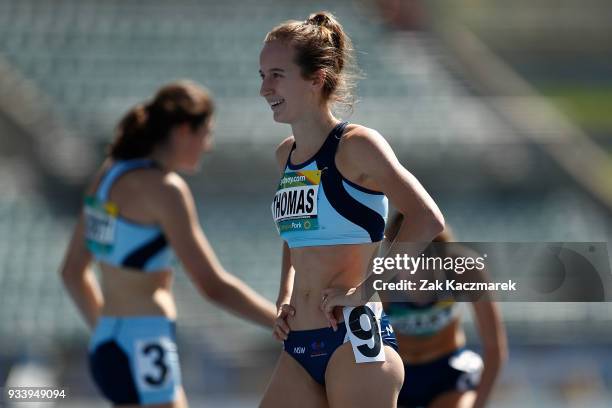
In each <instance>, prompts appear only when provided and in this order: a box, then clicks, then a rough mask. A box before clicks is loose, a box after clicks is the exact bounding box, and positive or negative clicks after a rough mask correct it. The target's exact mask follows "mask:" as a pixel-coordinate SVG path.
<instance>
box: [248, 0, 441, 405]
mask: <svg viewBox="0 0 612 408" xmlns="http://www.w3.org/2000/svg"><path fill="white" fill-rule="evenodd" d="M351 55H352V48H351V41H350V39H349V38H348V36H347V35H346V33H345V32H344V29H343V28H342V26H341V25H340V23H339V22H338V21H337V20H336V19H335V17H334V16H333V15H331V14H330V13H327V12H320V13H316V14H312V15H311V16H310V17H309V18H308V19H307V20H306V21H303V22H300V21H289V22H286V23H284V24H281V25H279V26H278V27H276V28H274V29H273V30H272V31H271V32H270V33H268V35H267V36H266V39H265V41H264V46H263V49H262V51H261V54H260V75H261V78H262V84H261V90H260V94H261V96H263V97H264V98H265V99H266V101H267V102H268V103H269V104H270V106H271V108H272V112H273V117H274V120H275V121H276V122H280V123H287V124H289V125H291V130H292V133H293V134H292V136H289V137H288V138H286V139H285V140H284V141H283V142H281V144H280V145H279V146H278V148H277V151H276V156H277V160H278V165H279V170H280V176H281V178H280V182H279V184H278V188H277V191H276V194H275V197H274V200H273V203H272V213H273V217H274V221H275V222H276V225H277V228H278V231H279V233H280V235H281V237H282V238H283V240H284V241H285V243H284V244H283V263H282V270H281V283H280V291H279V295H278V299H277V308H278V318H277V320H276V325H275V328H274V334H275V336H276V337H277V338H278V339H279V340H283V341H284V351H283V352H281V356H280V358H279V360H278V363H277V366H276V369H275V372H274V374H273V376H272V379H271V380H270V383H269V385H268V388H267V390H266V393H265V395H264V397H263V400H262V403H261V406H263V407H285V406H308V407H325V406H332V407H336V406H337V407H345V406H350V407H395V406H396V404H397V398H398V395H399V391H400V389H401V386H402V382H403V368H402V363H401V359H400V357H399V355H398V353H397V351H396V349H397V344H396V341H395V336H394V335H393V329H392V328H391V326H390V324H389V322H388V319H387V318H386V316H385V315H384V314H383V313H382V307H381V305H380V303H375V302H368V300H369V299H368V298H369V296H368V294H367V290H366V288H365V286H366V285H363V284H362V283H363V282H364V280H365V278H366V272H367V265H368V261H369V260H370V258H371V257H372V255H373V254H374V253H375V251H376V250H377V248H378V245H379V242H380V241H381V240H382V239H383V235H384V229H385V221H386V218H387V212H388V201H391V202H392V203H393V204H394V205H395V207H396V208H398V209H399V210H400V211H401V212H402V213H403V214H406V215H407V218H408V219H410V220H411V223H410V225H409V226H408V224H404V225H402V227H401V228H400V232H399V233H398V238H399V239H401V240H403V241H415V242H428V241H431V239H432V238H433V237H434V236H435V235H436V234H437V233H438V232H439V231H440V230H441V229H442V226H443V223H444V220H443V217H442V215H441V214H440V211H439V210H438V208H437V206H436V204H435V203H434V202H433V200H432V199H431V197H430V196H429V195H428V194H427V192H426V191H425V189H424V188H423V187H422V186H421V184H420V183H419V182H418V181H417V180H416V179H415V178H414V176H412V174H410V173H409V172H408V171H407V170H406V169H405V168H404V167H402V166H401V164H400V163H399V162H398V160H397V158H396V157H395V154H394V153H393V151H392V150H391V147H390V146H389V145H388V144H387V142H386V141H385V139H384V138H383V137H382V136H381V135H380V134H379V133H378V132H376V131H375V130H373V129H368V128H366V127H364V126H361V125H357V124H349V123H347V122H343V121H341V120H339V119H337V118H336V117H335V116H334V114H332V111H331V109H332V106H333V105H334V104H338V103H340V104H343V105H347V106H349V107H350V106H352V105H351V103H352V96H351V92H350V89H351V78H354V74H351V73H350V72H351V69H352V67H351V65H352V64H351V61H352V57H351Z"/></svg>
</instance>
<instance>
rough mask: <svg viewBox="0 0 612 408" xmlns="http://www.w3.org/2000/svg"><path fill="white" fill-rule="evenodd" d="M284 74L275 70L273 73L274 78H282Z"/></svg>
mask: <svg viewBox="0 0 612 408" xmlns="http://www.w3.org/2000/svg"><path fill="white" fill-rule="evenodd" d="M282 77H283V76H282V75H281V74H279V73H278V72H274V73H273V74H272V78H282Z"/></svg>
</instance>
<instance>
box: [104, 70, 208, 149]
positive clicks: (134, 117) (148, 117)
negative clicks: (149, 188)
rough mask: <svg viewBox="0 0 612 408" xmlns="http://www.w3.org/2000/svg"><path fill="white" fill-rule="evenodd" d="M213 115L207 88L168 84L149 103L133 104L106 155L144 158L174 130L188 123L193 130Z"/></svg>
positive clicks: (190, 84) (196, 85)
mask: <svg viewBox="0 0 612 408" xmlns="http://www.w3.org/2000/svg"><path fill="white" fill-rule="evenodd" d="M213 112H214V105H213V101H212V98H211V96H210V94H209V92H208V90H206V88H204V87H202V86H200V85H198V84H197V83H195V82H193V81H188V80H181V81H176V82H172V83H169V84H167V85H165V86H163V87H162V88H160V89H159V90H158V91H157V94H155V97H154V98H153V99H152V100H151V101H149V102H147V103H144V104H140V105H136V106H135V107H134V108H132V109H131V110H130V111H129V112H128V113H127V114H126V115H125V116H124V117H123V118H122V119H121V121H120V122H119V125H118V126H117V130H116V136H115V140H114V141H113V143H112V144H111V145H110V148H109V156H110V157H112V158H113V159H115V160H129V159H136V158H141V157H146V156H148V155H149V154H151V153H152V152H153V150H154V149H155V147H157V146H159V145H163V144H164V143H166V142H167V140H168V136H169V135H170V131H171V130H172V128H173V127H175V126H177V125H181V124H184V123H187V124H188V125H189V126H190V127H191V128H192V129H193V130H195V129H197V128H198V127H199V126H201V125H202V124H203V123H205V122H206V121H207V120H208V119H209V118H210V117H211V116H212V114H213Z"/></svg>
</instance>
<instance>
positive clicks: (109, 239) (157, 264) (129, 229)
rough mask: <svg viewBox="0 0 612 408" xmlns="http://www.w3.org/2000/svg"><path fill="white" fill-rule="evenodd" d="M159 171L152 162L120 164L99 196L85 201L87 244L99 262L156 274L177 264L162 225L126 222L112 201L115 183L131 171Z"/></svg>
mask: <svg viewBox="0 0 612 408" xmlns="http://www.w3.org/2000/svg"><path fill="white" fill-rule="evenodd" d="M150 167H156V164H155V162H153V161H152V160H148V159H136V160H126V161H117V162H115V163H114V164H113V165H112V166H111V168H110V169H109V170H108V171H107V172H106V174H104V176H103V177H102V180H101V181H100V184H99V186H98V189H97V191H96V192H95V195H93V196H88V197H86V199H85V209H84V211H85V240H86V244H87V248H88V249H89V250H90V251H91V253H92V254H93V256H94V258H95V259H96V260H97V261H100V262H104V263H107V264H109V265H112V266H119V267H126V268H132V269H137V270H140V271H143V272H156V271H160V270H165V269H169V268H171V267H172V265H173V264H174V259H175V258H174V253H173V251H172V249H171V248H170V246H169V245H168V242H167V241H166V237H165V236H164V233H163V231H162V230H161V228H160V227H159V226H158V225H146V224H139V223H136V222H133V221H129V220H127V219H125V218H122V217H121V216H120V215H119V209H118V208H117V206H116V205H115V204H114V203H112V202H109V201H108V196H109V192H110V189H111V187H112V185H113V183H114V182H115V181H116V180H117V179H118V178H119V177H121V176H122V175H124V174H125V173H127V172H128V171H131V170H135V169H140V168H150Z"/></svg>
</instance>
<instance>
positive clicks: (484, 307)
mask: <svg viewBox="0 0 612 408" xmlns="http://www.w3.org/2000/svg"><path fill="white" fill-rule="evenodd" d="M472 305H473V307H474V316H475V320H476V323H477V326H478V331H479V334H480V339H481V341H482V350H483V360H484V370H483V372H482V375H481V378H480V384H479V385H478V388H477V390H476V401H474V408H482V407H484V406H485V404H486V402H487V400H488V398H489V396H490V394H491V391H492V390H493V386H494V385H495V380H496V379H497V376H498V375H499V372H500V371H501V368H502V366H503V365H504V363H505V361H506V359H507V357H508V346H507V340H506V330H505V329H504V325H503V322H502V320H501V316H500V313H499V309H498V307H497V304H496V303H495V302H493V301H487V300H480V301H477V302H474V303H472Z"/></svg>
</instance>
